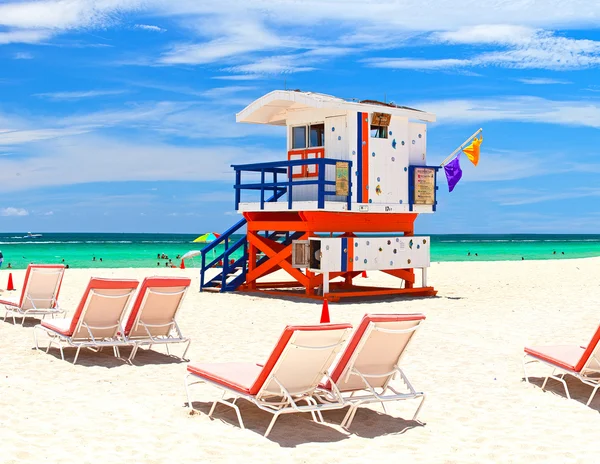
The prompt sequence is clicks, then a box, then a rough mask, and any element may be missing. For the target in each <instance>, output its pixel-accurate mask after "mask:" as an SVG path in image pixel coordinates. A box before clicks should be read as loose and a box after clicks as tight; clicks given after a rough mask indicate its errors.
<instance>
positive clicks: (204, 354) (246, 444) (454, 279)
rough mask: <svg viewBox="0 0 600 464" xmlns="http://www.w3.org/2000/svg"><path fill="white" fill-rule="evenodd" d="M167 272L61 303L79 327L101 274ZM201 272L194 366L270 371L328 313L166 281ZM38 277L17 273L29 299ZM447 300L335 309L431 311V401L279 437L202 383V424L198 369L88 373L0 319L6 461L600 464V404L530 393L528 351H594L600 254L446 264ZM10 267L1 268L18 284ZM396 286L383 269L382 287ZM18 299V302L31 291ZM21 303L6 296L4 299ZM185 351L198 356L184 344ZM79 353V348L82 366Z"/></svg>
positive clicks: (291, 418)
mask: <svg viewBox="0 0 600 464" xmlns="http://www.w3.org/2000/svg"><path fill="white" fill-rule="evenodd" d="M156 272H157V270H155V269H109V270H86V269H82V270H79V269H69V270H68V271H67V272H66V275H65V280H64V284H63V289H62V292H61V302H62V305H63V307H65V308H66V309H67V310H68V314H69V316H70V315H71V314H72V313H73V310H74V308H75V306H76V304H77V302H78V300H79V298H80V297H81V294H82V292H83V289H84V287H85V285H86V284H87V281H88V279H89V278H90V276H92V275H93V276H101V277H128V278H137V279H140V280H141V279H142V278H143V277H144V276H148V275H154V274H155V273H156ZM160 273H161V275H164V274H168V275H181V274H184V275H188V276H190V277H192V278H193V282H192V289H191V290H190V292H189V293H188V296H187V300H186V302H185V305H184V307H183V309H182V313H181V317H180V325H181V328H182V329H183V331H184V333H185V334H187V335H189V336H191V337H192V338H193V342H192V346H191V348H190V351H189V357H190V358H191V359H192V360H195V361H261V360H263V359H264V358H265V357H266V356H267V355H268V353H269V352H270V350H271V348H272V347H273V345H274V343H275V342H276V339H277V337H278V335H279V333H280V332H281V330H282V328H283V327H284V325H286V324H302V323H316V322H318V320H319V315H320V309H321V307H320V304H319V303H317V302H303V301H291V300H279V299H274V298H259V297H256V296H247V295H241V294H209V293H198V292H197V289H198V270H197V269H187V270H179V269H169V270H164V269H161V270H160ZM23 276H24V272H23V271H13V277H14V279H15V284H16V285H17V287H18V288H19V290H20V287H21V285H22V280H23ZM429 276H430V277H429V278H430V283H431V284H433V285H434V286H435V287H436V288H437V289H438V290H439V294H438V297H437V298H428V299H405V300H395V301H382V302H375V303H361V304H356V303H341V304H335V305H334V304H331V305H330V311H331V316H332V320H333V321H334V322H336V321H337V322H351V323H353V324H357V323H358V321H359V320H360V318H361V317H362V315H363V314H364V313H367V312H417V311H418V312H423V313H425V314H426V316H427V321H426V323H425V324H424V326H423V327H422V329H421V330H420V331H419V332H418V333H417V335H416V337H415V338H414V341H413V343H412V345H411V346H410V347H409V349H408V352H407V355H406V357H405V359H404V368H405V371H406V373H407V374H408V376H409V378H410V379H411V380H412V381H413V384H414V385H415V387H416V388H417V389H420V390H424V391H425V392H426V393H427V400H426V401H425V405H424V407H423V410H422V412H421V414H420V417H419V418H420V419H421V420H422V421H423V423H424V424H423V425H421V424H418V423H416V422H412V421H410V420H409V419H410V418H411V417H412V413H413V411H414V407H415V406H416V402H408V401H407V402H404V403H399V404H397V405H391V406H390V407H389V413H390V414H389V415H385V414H383V413H382V412H381V410H380V408H379V407H378V406H373V407H372V408H371V409H367V408H362V409H361V410H360V411H359V413H358V414H357V416H356V419H355V421H354V423H353V425H352V428H351V433H347V432H345V431H344V430H343V429H341V428H340V427H339V426H337V425H336V424H338V423H339V421H340V420H341V418H342V417H343V413H342V412H331V413H328V414H326V416H325V418H326V420H328V422H329V423H330V425H318V424H315V423H313V422H311V421H310V416H309V415H287V416H282V417H281V418H280V419H279V420H278V422H277V423H276V425H275V428H274V429H273V432H272V433H271V435H270V436H269V438H264V437H263V436H262V434H263V433H264V431H265V429H266V427H267V425H268V422H269V420H270V415H269V414H267V413H264V412H261V411H258V410H257V409H256V408H254V407H253V406H252V405H250V404H249V403H243V412H242V414H243V416H244V418H245V421H246V426H247V427H248V429H247V430H241V429H240V428H239V427H238V425H237V421H236V419H235V413H234V412H233V411H232V410H230V409H228V408H226V407H224V406H221V407H219V408H218V409H217V414H216V417H217V418H216V419H215V420H211V419H209V418H208V417H207V416H206V412H207V411H208V408H209V404H210V401H211V400H212V399H214V398H216V397H217V395H218V393H217V391H216V390H214V389H212V388H210V387H207V386H204V385H201V386H198V387H196V388H195V390H194V393H193V398H194V401H195V405H196V406H197V407H198V408H199V409H200V410H201V411H202V412H201V413H199V414H195V415H190V414H189V412H188V410H187V409H186V408H185V407H184V404H185V402H186V398H185V391H184V387H183V377H184V374H185V372H186V364H185V363H183V362H179V361H177V360H176V359H174V358H170V357H167V356H166V355H165V354H164V351H163V350H164V348H158V350H161V351H160V352H146V351H143V352H142V351H141V350H140V353H139V354H138V357H137V358H136V364H137V365H135V366H130V365H127V364H125V363H123V362H122V361H120V360H117V359H115V358H114V357H112V356H111V354H110V352H108V351H107V352H106V353H105V352H102V353H92V352H89V351H82V354H81V355H80V361H78V364H77V365H75V366H73V365H72V364H71V363H70V362H65V361H61V359H60V355H59V352H58V350H56V349H53V350H51V352H50V354H45V353H44V352H43V351H36V350H34V349H32V347H33V335H32V328H31V327H32V325H33V324H32V323H28V324H26V327H25V328H22V327H21V326H20V325H18V326H13V324H12V323H9V322H1V321H0V462H2V463H12V462H15V463H16V462H19V463H39V462H77V463H88V462H89V463H92V462H94V463H113V462H125V461H129V462H147V463H163V462H167V461H171V462H177V463H187V462H254V461H257V462H259V461H260V462H345V463H346V462H363V461H365V460H366V459H367V458H369V459H370V460H376V461H377V462H399V463H402V462H405V463H411V462H425V461H426V462H436V463H437V462H457V463H458V462H460V463H464V462H474V463H475V462H477V463H480V462H531V461H537V462H578V461H584V460H587V462H598V461H599V460H600V440H599V439H598V430H600V415H599V414H598V412H599V410H600V394H599V395H598V397H597V398H596V399H595V400H594V402H593V403H592V404H591V406H590V407H586V406H585V402H586V400H587V397H588V395H589V392H590V387H587V386H584V385H582V384H579V382H577V381H575V380H572V381H570V382H569V385H570V386H571V387H572V388H571V392H572V394H573V396H574V399H572V400H567V399H566V398H565V395H564V393H563V390H562V388H561V387H560V385H559V384H557V383H556V382H553V383H551V384H550V390H551V391H549V392H542V391H541V390H540V388H539V384H540V381H539V376H540V374H541V373H542V372H545V371H544V370H543V369H542V368H541V367H540V368H535V367H534V368H532V369H531V374H533V375H534V379H533V381H534V382H535V383H537V386H536V385H530V384H526V383H524V382H523V371H522V366H521V359H522V351H523V346H524V345H525V344H526V343H529V344H545V343H549V344H557V343H558V344H570V343H578V344H580V343H584V344H585V343H587V342H588V340H589V338H590V337H591V336H592V334H593V332H594V330H595V328H596V327H597V324H598V321H599V319H600V258H593V259H579V260H561V261H531V262H529V261H525V262H502V263H500V262H495V263H442V264H434V265H433V266H432V267H431V269H430V273H429ZM7 278H8V271H7V270H2V271H0V286H1V287H3V288H5V285H6V282H7ZM385 280H386V277H384V276H376V274H375V273H373V274H370V277H369V279H368V280H367V281H368V282H369V283H374V282H375V281H377V282H383V281H385ZM17 294H18V292H12V295H14V296H15V297H16V296H17ZM7 296H10V293H9V292H6V291H5V292H4V293H3V294H2V295H1V297H4V298H5V297H7ZM173 349H174V350H177V349H179V350H180V351H179V352H181V350H182V349H183V347H174V348H173ZM73 354H74V349H72V348H71V349H67V357H68V359H69V360H72V358H73Z"/></svg>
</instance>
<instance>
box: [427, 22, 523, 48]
mask: <svg viewBox="0 0 600 464" xmlns="http://www.w3.org/2000/svg"><path fill="white" fill-rule="evenodd" d="M511 22H512V21H511ZM533 33H534V30H532V29H531V28H529V27H525V26H515V25H512V24H486V25H478V26H471V27H464V28H461V29H459V30H454V31H449V30H448V31H443V32H435V33H433V34H432V36H431V38H432V39H433V40H434V41H439V42H450V43H457V44H502V45H507V44H511V45H524V44H527V43H530V42H531V40H532V34H533Z"/></svg>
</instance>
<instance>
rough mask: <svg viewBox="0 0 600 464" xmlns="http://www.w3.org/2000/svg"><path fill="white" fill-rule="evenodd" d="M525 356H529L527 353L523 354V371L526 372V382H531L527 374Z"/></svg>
mask: <svg viewBox="0 0 600 464" xmlns="http://www.w3.org/2000/svg"><path fill="white" fill-rule="evenodd" d="M525 358H527V355H524V356H523V372H524V373H525V382H527V383H529V376H528V375H527V367H526V364H527V363H526V362H525Z"/></svg>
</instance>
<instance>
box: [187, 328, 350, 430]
mask: <svg viewBox="0 0 600 464" xmlns="http://www.w3.org/2000/svg"><path fill="white" fill-rule="evenodd" d="M348 331H349V329H345V332H346V333H345V334H344V335H343V336H342V337H341V340H340V342H338V343H334V344H333V345H327V346H317V347H311V346H302V345H298V344H296V343H294V339H295V338H296V334H293V335H292V337H291V338H290V340H289V341H288V343H287V346H286V347H285V348H284V349H283V351H282V352H281V355H280V356H279V359H278V360H277V362H276V363H275V365H274V366H273V369H272V370H271V372H270V373H269V375H268V376H267V378H266V379H265V381H264V382H263V384H262V387H261V389H260V390H259V392H258V393H257V394H256V395H250V394H245V393H242V392H240V391H238V390H234V389H231V388H227V387H226V386H224V385H222V384H220V383H218V382H214V381H212V380H210V379H205V378H201V377H200V376H198V375H196V374H193V373H191V372H188V373H187V374H186V375H185V377H184V385H185V390H186V394H187V399H188V407H189V408H190V409H191V410H192V411H193V410H194V407H193V404H192V401H191V397H190V389H189V387H191V386H192V385H195V384H198V383H206V384H210V385H212V386H214V387H217V388H219V389H221V390H223V394H222V395H221V398H219V399H217V400H215V401H214V402H213V404H212V407H211V409H210V411H209V413H208V416H209V417H212V415H213V413H214V411H215V408H216V406H217V403H220V404H224V405H225V406H229V407H230V408H233V409H234V410H235V413H236V415H237V419H238V422H239V425H240V428H241V429H245V426H244V421H243V420H242V414H241V412H240V409H239V407H238V405H237V404H235V403H236V401H237V400H238V399H239V398H243V399H245V400H247V401H249V402H251V403H253V404H255V405H256V406H257V407H258V408H259V409H261V410H263V411H267V412H269V413H271V414H273V418H272V419H271V422H270V423H269V426H268V427H267V430H266V432H265V434H264V436H265V437H267V436H268V435H269V433H271V430H272V429H273V426H274V425H275V422H276V421H277V419H278V418H279V416H280V415H281V414H291V413H296V412H309V413H310V414H311V416H312V419H313V421H314V422H316V423H321V424H324V423H325V421H324V419H323V416H322V414H321V411H324V410H333V409H342V408H343V407H345V403H344V401H343V398H342V396H341V394H340V393H339V391H337V389H336V390H335V391H336V393H337V398H338V402H337V403H336V402H333V401H330V402H327V403H319V402H317V401H316V399H315V395H314V394H315V392H316V390H317V388H318V383H317V382H315V385H314V386H312V387H311V388H309V389H307V390H304V391H292V392H291V391H289V390H288V389H287V388H286V387H285V386H284V385H283V384H282V383H281V382H280V381H279V380H278V379H277V377H276V375H275V374H273V373H274V372H277V370H278V369H279V368H280V367H281V365H282V364H283V363H284V362H286V354H287V353H289V351H290V350H310V351H323V350H332V352H331V356H330V358H329V361H328V362H327V363H325V367H324V370H323V371H322V372H320V373H319V374H320V377H319V379H322V378H323V377H327V378H328V377H329V374H328V373H327V369H328V368H329V366H330V365H331V363H332V362H333V358H334V356H335V355H336V354H337V352H338V351H339V349H340V348H341V346H342V345H343V344H344V343H345V342H346V337H347V335H348ZM321 374H322V375H321ZM190 377H194V378H196V379H200V380H196V381H192V382H190V381H189V378H190ZM271 382H275V383H276V384H277V385H278V387H279V391H269V390H267V389H266V387H265V386H267V385H269V384H270V383H271ZM226 394H231V395H233V396H234V398H233V400H232V401H228V400H226V399H225V395H226ZM300 401H304V402H306V405H299V404H298V402H300Z"/></svg>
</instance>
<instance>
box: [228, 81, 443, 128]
mask: <svg viewBox="0 0 600 464" xmlns="http://www.w3.org/2000/svg"><path fill="white" fill-rule="evenodd" d="M310 109H319V110H324V111H326V112H329V111H327V110H330V112H331V115H335V114H337V113H339V112H340V111H357V112H358V111H363V112H368V113H371V112H385V113H388V114H391V115H392V116H401V117H404V118H409V119H417V120H420V121H426V122H435V114H432V113H427V112H425V111H421V110H417V109H414V108H408V107H405V106H397V105H394V104H392V103H382V102H378V101H375V100H362V101H359V102H355V101H348V100H343V99H341V98H337V97H334V96H331V95H325V94H322V93H314V92H301V91H298V90H274V91H272V92H269V93H268V94H266V95H264V96H262V97H260V98H259V99H258V100H255V101H253V102H252V103H250V104H249V105H248V106H247V107H246V108H244V109H243V110H242V111H240V112H239V113H238V114H236V121H237V122H247V123H254V124H268V125H271V126H285V125H287V124H286V122H287V119H288V115H290V114H293V113H295V112H298V111H306V110H310Z"/></svg>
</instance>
